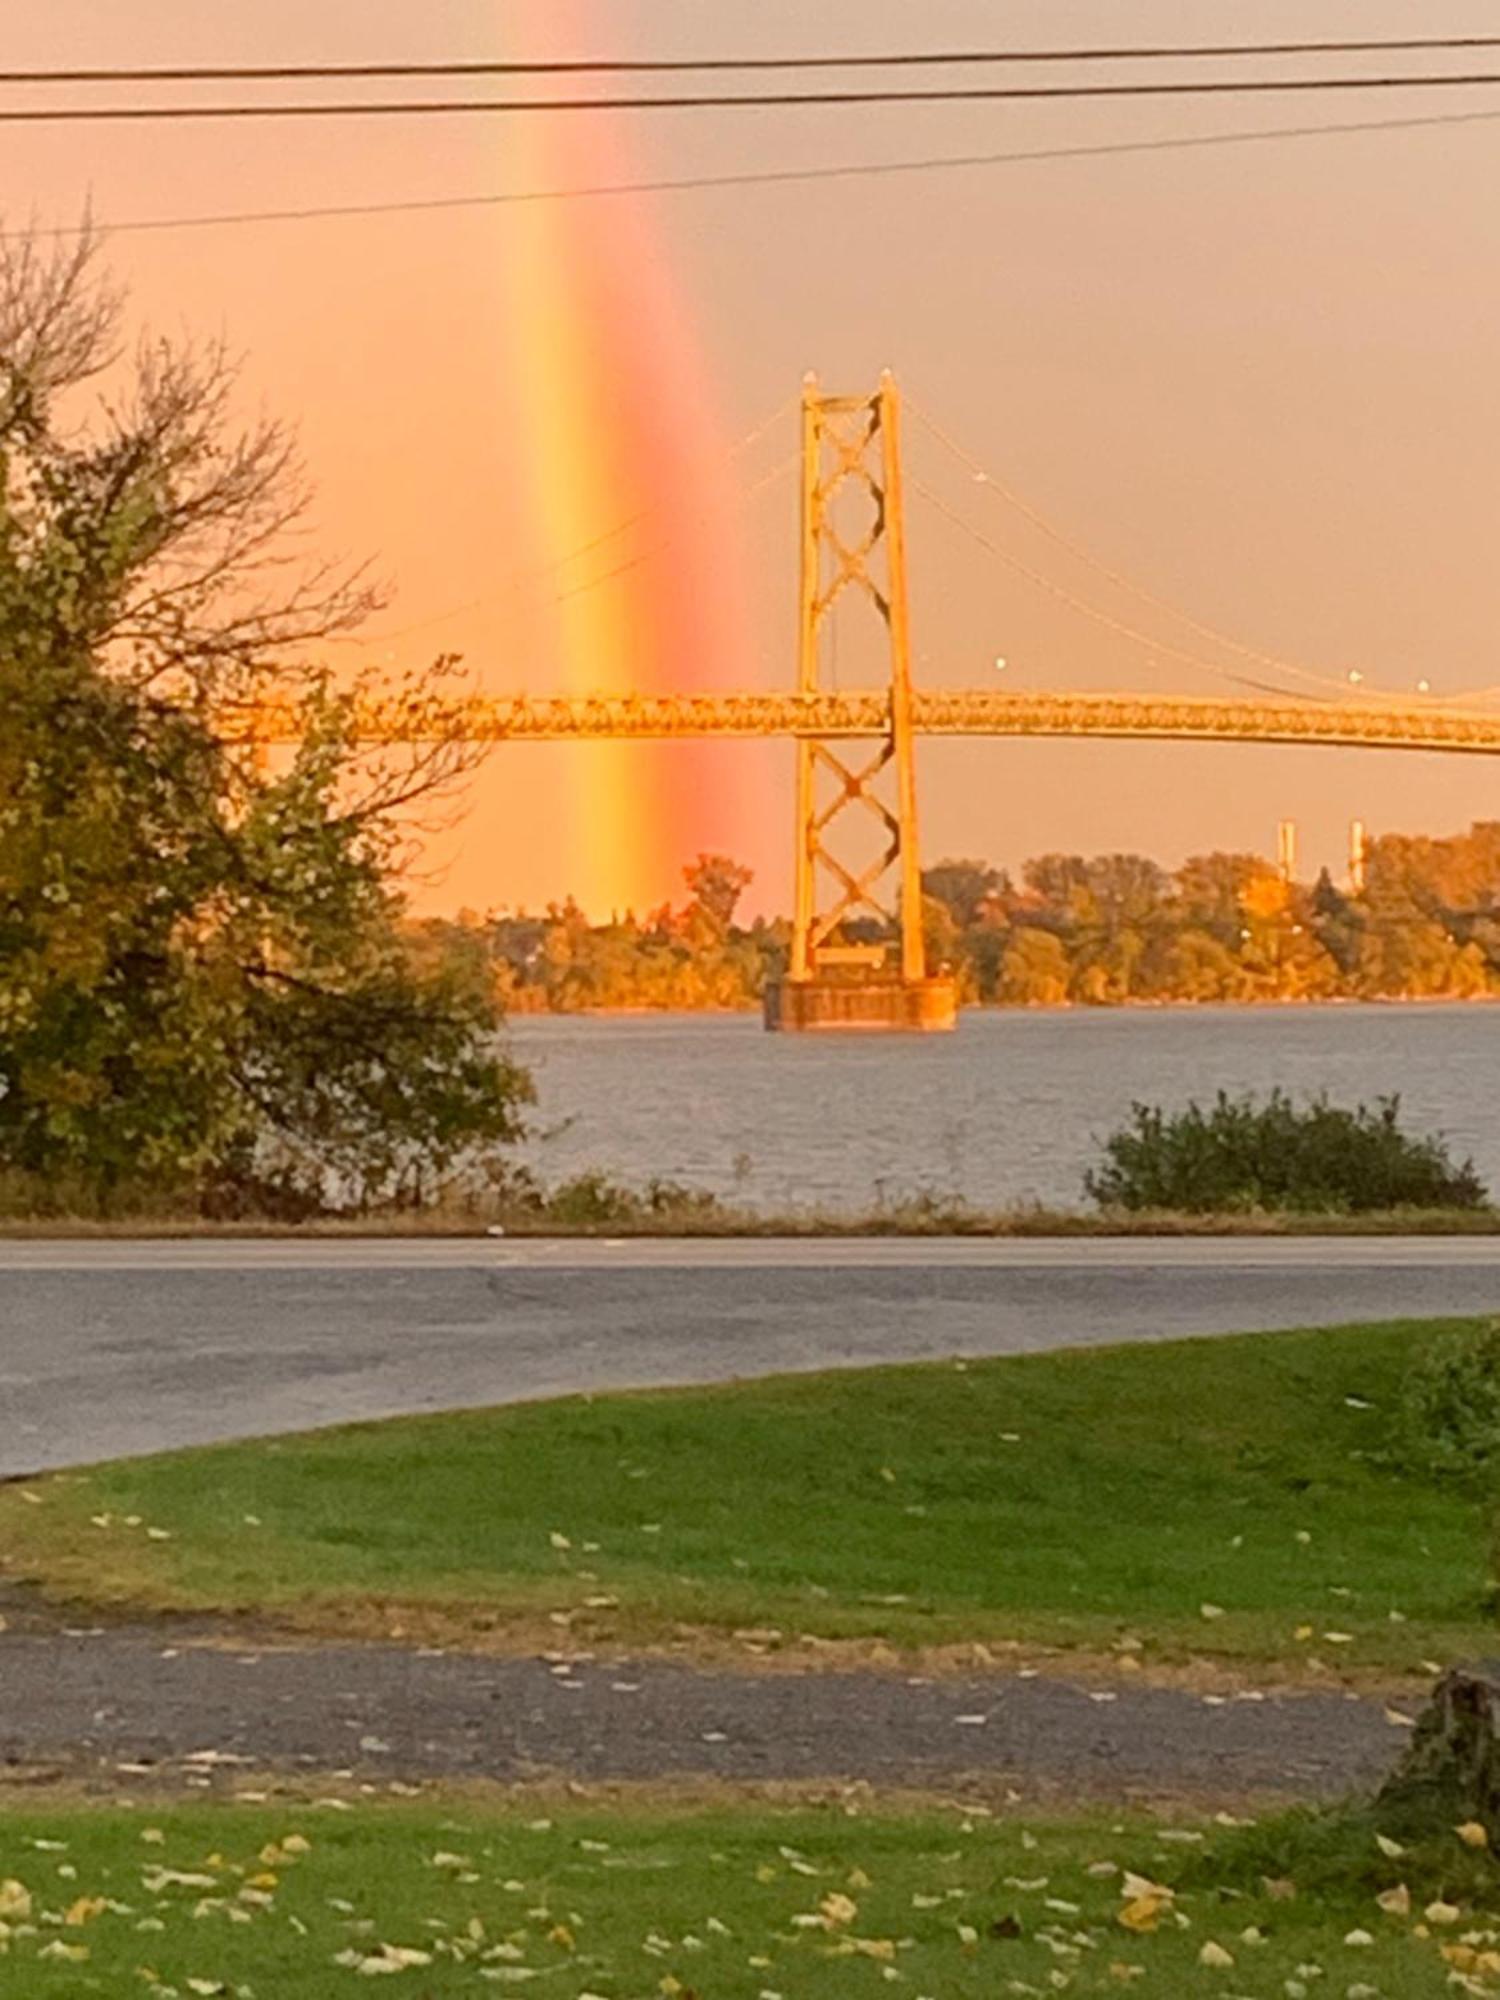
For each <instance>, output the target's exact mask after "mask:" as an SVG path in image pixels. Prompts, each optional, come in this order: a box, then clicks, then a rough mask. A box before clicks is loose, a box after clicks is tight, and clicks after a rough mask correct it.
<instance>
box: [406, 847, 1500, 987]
mask: <svg viewBox="0 0 1500 2000" xmlns="http://www.w3.org/2000/svg"><path fill="white" fill-rule="evenodd" d="M684 872H685V876H686V886H687V896H686V898H685V900H683V901H682V902H680V903H678V904H672V905H666V906H663V907H662V908H660V909H657V910H654V911H650V912H645V913H633V912H624V913H621V914H619V915H616V916H614V917H612V918H611V919H610V920H609V921H607V922H591V921H590V919H589V918H588V917H587V916H586V915H585V913H584V912H583V910H582V909H581V908H580V907H579V905H578V904H577V903H575V902H573V901H572V900H571V899H570V900H568V901H566V902H563V903H559V904H553V905H551V906H550V907H549V908H548V909H547V910H545V911H544V912H542V913H541V914H539V915H526V914H524V913H523V914H504V913H502V914H498V915H492V916H479V915H477V914H474V913H472V912H471V913H467V914H465V915H463V916H461V917H459V918H458V919H456V920H454V921H452V922H446V921H440V920H436V919H433V920H429V921H428V922H426V923H424V924H423V925H421V926H420V927H419V928H420V933H421V936H422V938H423V939H424V940H425V942H426V945H427V947H428V948H429V949H431V950H435V951H453V952H457V953H459V954H460V955H464V956H467V958H468V959H469V960H470V961H471V962H473V963H475V964H477V965H480V966H483V967H484V968H486V970H487V973H488V976H489V977H490V979H491V980H492V981H493V982H494V985H495V988H496V990H497V992H498V993H499V995H500V998H501V1000H502V1002H503V1004H504V1005H505V1006H506V1007H507V1008H508V1009H510V1010H511V1011H513V1012H517V1013H576V1012H581V1011H586V1010H589V1009H649V1008H662V1009H680V1010H694V1009H726V1008H752V1007H756V1006H758V1005H759V1004H760V998H761V995H762V993H763V991H764V989H765V986H766V983H767V981H768V980H771V979H775V978H777V977H779V975H780V974H781V972H782V971H783V970H784V969H785V965H786V956H787V948H788V938H789V928H788V925H787V924H786V922H785V921H784V920H782V919H779V918H778V919H774V920H767V919H764V918H758V919H756V920H755V921H754V922H753V923H750V924H743V923H740V922H739V921H737V912H738V909H739V906H740V903H741V900H742V898H743V895H744V892H745V890H746V889H747V888H748V887H749V885H750V879H751V878H750V874H749V871H748V870H746V869H744V868H742V867H740V866H738V865H737V864H736V863H735V862H733V861H732V860H729V859H727V858H726V857H724V856H722V855H700V856H699V857H698V859H697V861H696V862H695V863H694V864H693V865H692V866H691V867H690V868H688V869H686V870H685V871H684ZM922 882H923V891H924V895H925V898H926V903H925V918H926V927H927V946H928V956H929V959H930V961H931V963H932V964H934V965H938V964H945V965H947V966H949V967H951V969H952V970H953V972H954V973H955V975H956V976H957V978H958V981H959V989H960V994H961V997H962V998H963V1000H964V1001H965V1002H966V1003H968V1004H971V1005H984V1006H992V1005H1000V1006H1012V1007H1061V1006H1116V1005H1124V1004H1130V1003H1135V1004H1140V1005H1146V1004H1151V1003H1159V1004H1166V1003H1174V1002H1175V1003H1200V1004H1202V1003H1210V1002H1256V1001H1265V1002H1275V1001H1311V1000H1474V999H1482V998H1486V997H1500V823H1496V822H1490V823H1485V824H1481V825H1476V826H1474V827H1472V828H1471V829H1470V830H1469V832H1467V833H1464V834H1456V835H1453V836H1451V837H1449V838H1446V839H1431V838H1427V837H1423V836H1414V835H1406V834H1386V835H1382V836H1380V837H1379V838H1377V839H1375V840H1373V841H1371V843H1370V845H1369V849H1368V853H1367V856H1366V861H1365V879H1364V884H1363V886H1362V887H1361V888H1359V889H1357V890H1355V889H1349V888H1340V887H1339V886H1338V885H1337V884H1335V883H1334V881H1333V880H1332V878H1331V877H1330V876H1329V875H1328V874H1327V872H1326V871H1325V872H1324V873H1323V874H1321V875H1320V876H1319V877H1318V878H1317V880H1316V881H1315V882H1312V883H1297V882H1288V881H1286V880H1284V879H1283V877H1282V875H1281V874H1280V872H1279V871H1278V870H1277V868H1276V867H1275V865H1274V864H1273V863H1272V862H1270V861H1268V860H1265V859H1264V858H1262V857H1261V856H1259V855H1254V854H1221V853H1211V854H1203V855H1199V856H1196V857H1195V858H1193V859H1192V860H1190V861H1187V862H1185V863H1184V864H1183V866H1182V867H1181V868H1178V869H1176V870H1174V871H1168V870H1167V869H1164V868H1162V867H1160V866H1158V864H1157V863H1156V862H1154V861H1151V860H1148V859H1147V858H1146V857H1145V856H1144V855H1138V854H1103V855H1095V856H1093V857H1090V858H1085V857H1084V856H1082V855H1075V854H1047V855H1041V856H1039V857H1038V858H1037V859H1035V860H1032V861H1028V862H1027V863H1026V864H1025V866H1024V868H1023V869H1022V870H1021V872H1020V876H1019V878H1018V879H1017V878H1013V877H1012V876H1010V875H1009V874H1007V873H1006V872H1005V871H1003V870H1001V869H998V868H993V867H990V866H989V865H988V864H986V863H984V862H981V861H944V862H941V863H939V864H938V865H937V866H936V867H933V868H929V869H928V870H927V871H926V872H925V874H924V876H923V878H922ZM854 928H855V930H857V932H858V937H859V938H860V939H861V940H865V941H868V940H869V939H870V938H874V937H877V936H879V935H880V932H879V926H878V925H865V926H856V927H854ZM851 934H852V933H851Z"/></svg>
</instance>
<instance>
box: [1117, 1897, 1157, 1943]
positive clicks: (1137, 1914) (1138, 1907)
mask: <svg viewBox="0 0 1500 2000" xmlns="http://www.w3.org/2000/svg"><path fill="white" fill-rule="evenodd" d="M1166 1907H1167V1904H1166V1899H1165V1898H1164V1897H1161V1896H1137V1897H1136V1898H1135V1899H1134V1901H1132V1902H1129V1903H1127V1904H1126V1905H1125V1907H1124V1909H1123V1910H1121V1912H1120V1922H1121V1923H1122V1924H1123V1925H1124V1927H1125V1929H1126V1930H1128V1931H1135V1932H1137V1933H1138V1934H1144V1933H1145V1932H1147V1931H1154V1930H1155V1929H1156V1927H1157V1925H1158V1924H1159V1923H1160V1922H1161V1913H1162V1911H1163V1910H1164V1909H1165V1908H1166Z"/></svg>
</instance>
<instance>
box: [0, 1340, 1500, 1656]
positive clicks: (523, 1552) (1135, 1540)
mask: <svg viewBox="0 0 1500 2000" xmlns="http://www.w3.org/2000/svg"><path fill="white" fill-rule="evenodd" d="M1438 1330H1439V1328H1438V1326H1437V1325H1436V1324H1434V1323H1430V1322H1429V1323H1423V1324H1415V1323H1391V1324H1384V1325H1377V1326H1351V1327H1342V1328H1336V1329H1327V1330H1321V1331H1309V1332H1298V1333H1289V1334H1263V1335H1254V1336H1242V1337H1238V1338H1234V1339H1214V1340H1203V1341H1193V1342H1181V1343H1174V1344H1171V1345H1165V1344H1164V1345H1159V1346H1146V1347H1142V1346H1137V1347H1128V1348H1115V1349H1109V1350H1092V1351H1080V1352H1074V1353H1064V1354H1050V1355H1038V1356H1028V1357H1025V1358H1021V1359H1014V1360H1003V1361H994V1362H985V1363H971V1364H968V1365H963V1364H952V1363H950V1364H943V1365H938V1366H923V1367H903V1368H884V1369H871V1370H866V1371H861V1372H858V1373H838V1374H828V1375H822V1376H814V1377H796V1378H792V1377H788V1378H782V1379H778V1380H774V1381H767V1382H757V1383H752V1384H747V1385H742V1386H735V1387H731V1388H721V1389H708V1390H692V1391H680V1392H670V1393H657V1394H637V1395H625V1396H601V1397H596V1398H591V1399H571V1400H568V1401H563V1402H555V1403H549V1404H539V1405H533V1406H530V1407H525V1408H518V1409H506V1410H499V1411H482V1412H477V1413H468V1414H459V1415H451V1416H439V1417H424V1418H420V1419H414V1420H410V1421H401V1422H395V1423H386V1424H369V1425H360V1426H354V1427H351V1428H348V1429H343V1430H337V1431H331V1432H324V1433H321V1434H317V1435H312V1436H308V1437H300V1438H285V1439H278V1440H273V1441H270V1442H265V1443H257V1444H251V1445H237V1446H231V1447H225V1448H218V1449H214V1450H209V1451H198V1452H184V1453H179V1454H174V1455H171V1456H166V1457H160V1458H153V1459H145V1460H137V1461H126V1462H120V1463H114V1464H109V1465H105V1466H100V1467H97V1468H94V1469H92V1470H91V1471H89V1472H88V1473H87V1474H73V1475H58V1476H55V1477H52V1478H47V1479H39V1480H37V1481H35V1482H32V1483H31V1484H29V1485H27V1486H24V1487H17V1486H11V1487H8V1488H5V1489H3V1490H0V1564H3V1573H4V1574H6V1575H8V1576H10V1577H12V1578H33V1579H37V1580H40V1581H41V1582H42V1583H43V1584H45V1585H46V1586H47V1587H48V1588H49V1589H51V1590H53V1591H55V1592H58V1593H60V1594H71V1595H74V1596H76V1597H79V1598H82V1599H88V1600H92V1601H95V1602H121V1601H125V1602H131V1603H135V1604H138V1605H141V1606H146V1607H170V1606H176V1607H183V1608H210V1607H213V1608H221V1609H227V1610H254V1611H264V1612H270V1613H273V1614H276V1615H279V1616H282V1617H285V1618H289V1619H293V1620H295V1621H298V1622H301V1623H304V1624H309V1625H314V1626H320V1627H322V1628H324V1629H331V1630H336V1629H340V1628H342V1629H348V1630H365V1631H382V1630H387V1631H388V1630H392V1629H405V1630H415V1629H420V1630H421V1631H423V1632H424V1633H425V1634H427V1635H435V1634H441V1635H443V1636H446V1637H448V1638H459V1639H461V1638H462V1637H463V1635H464V1634H465V1633H468V1634H471V1635H472V1634H473V1633H475V1632H476V1631H479V1632H487V1633H491V1634H494V1633H497V1632H498V1633H499V1634H500V1636H501V1638H502V1639H503V1638H504V1636H505V1634H506V1631H507V1628H509V1630H510V1631H511V1633H512V1634H513V1635H514V1636H515V1637H517V1639H518V1640H519V1639H521V1638H528V1639H529V1640H530V1641H532V1642H534V1641H535V1637H536V1634H537V1631H538V1629H539V1628H541V1629H544V1630H552V1631H554V1632H555V1633H556V1634H557V1636H558V1637H559V1638H562V1637H563V1636H564V1635H566V1637H567V1638H568V1640H569V1642H570V1643H574V1644H578V1643H611V1642H616V1641H618V1642H620V1643H622V1644H626V1645H650V1644H654V1643H667V1642H672V1641H673V1640H674V1639H675V1638H678V1637H680V1636H681V1628H682V1627H692V1628H694V1629H695V1630H696V1631H699V1632H704V1633H707V1634H710V1635H722V1636H723V1637H724V1638H725V1639H728V1638H729V1635H732V1634H734V1633H736V1632H740V1633H743V1632H744V1631H745V1629H746V1628H753V1629H754V1630H755V1631H758V1632H760V1633H762V1634H764V1633H766V1632H767V1631H770V1632H774V1633H779V1634H780V1635H782V1638H783V1639H784V1640H785V1641H786V1642H788V1643H791V1642H796V1641H797V1640H799V1639H800V1638H802V1637H803V1636H804V1635H810V1636H812V1637H814V1638H822V1639H841V1638H844V1639H847V1638H854V1639H860V1638H863V1639H870V1638H876V1637H879V1638H885V1639H888V1640H889V1641H891V1642H892V1643H894V1644H897V1645H901V1646H916V1645H933V1646H938V1645H944V1644H950V1643H956V1642H968V1641H985V1640H989V1641H1020V1642H1024V1643H1039V1644H1046V1645H1053V1644H1062V1645H1073V1646H1087V1647H1096V1648H1098V1647H1102V1648H1108V1647H1118V1646H1121V1645H1122V1644H1123V1646H1124V1647H1125V1648H1127V1649H1129V1650H1131V1651H1134V1650H1135V1647H1136V1642H1139V1646H1140V1649H1141V1650H1142V1651H1143V1652H1144V1653H1145V1654H1147V1655H1148V1656H1149V1655H1150V1654H1152V1653H1153V1652H1154V1653H1157V1654H1160V1655H1161V1656H1164V1657H1174V1656H1175V1657H1182V1656H1186V1655H1189V1654H1193V1655H1199V1656H1205V1655H1207V1656H1227V1657H1231V1658H1239V1659H1242V1660H1250V1661H1278V1660H1280V1661H1284V1660H1295V1661H1305V1660H1306V1659H1308V1658H1309V1657H1314V1656H1315V1657H1318V1658H1321V1659H1323V1660H1325V1661H1326V1662H1329V1663H1333V1664H1337V1665H1339V1666H1347V1665H1363V1666H1367V1667H1381V1668H1386V1669H1389V1668H1401V1669H1412V1670H1418V1671H1420V1670H1421V1663H1422V1662H1424V1661H1442V1660H1444V1659H1446V1658H1448V1657H1450V1656H1452V1655H1454V1654H1455V1653H1459V1652H1470V1651H1473V1650H1475V1649H1476V1648H1477V1649H1481V1650H1482V1649H1484V1648H1486V1647H1490V1646H1492V1645H1493V1621H1492V1619H1491V1617H1490V1614H1489V1612H1488V1611H1487V1609H1486V1596H1485V1591H1486V1572H1487V1565H1488V1560H1489V1542H1490V1534H1489V1526H1488V1522H1487V1519H1486V1513H1487V1510H1486V1509H1485V1508H1484V1507H1483V1506H1481V1504H1480V1503H1479V1502H1478V1501H1477V1500H1476V1499H1475V1498H1474V1497H1473V1496H1472V1495H1469V1494H1466V1493H1465V1492H1464V1491H1463V1490H1462V1489H1460V1488H1458V1487H1455V1486H1452V1485H1445V1484H1444V1483H1442V1482H1441V1481H1437V1480H1432V1479H1426V1478H1421V1477H1416V1476H1413V1475H1410V1474H1407V1473H1403V1472H1402V1471H1400V1470H1398V1469H1396V1468H1394V1467H1393V1466H1391V1465H1389V1464H1387V1463H1385V1462H1383V1459H1382V1454H1383V1453H1384V1452H1385V1451H1386V1448H1387V1446H1388V1444H1389V1442H1390V1437H1391V1422H1392V1411H1393V1408H1394V1405H1395V1404H1396V1401H1397V1398H1398V1393H1399V1384H1400V1380H1401V1376H1402V1372H1403V1370H1404V1368H1405V1367H1406V1365H1407V1363H1408V1361H1409V1359H1410V1357H1411V1356H1412V1355H1413V1353H1414V1352H1415V1351H1416V1350H1417V1348H1418V1347H1419V1346H1420V1345H1421V1343H1422V1342H1424V1341H1426V1340H1428V1339H1430V1338H1431V1337H1432V1336H1433V1334H1434V1333H1435V1332H1437V1331H1438ZM549 1620H550V1621H551V1623H550V1625H549V1623H548V1621H549ZM739 1643H742V1644H743V1643H751V1642H746V1641H744V1640H743V1639H742V1640H741V1641H740V1642H739ZM753 1643H756V1644H760V1645H771V1646H773V1647H774V1646H775V1645H777V1644H778V1643H780V1641H778V1640H776V1639H775V1638H765V1637H762V1638H760V1639H758V1640H755V1641H753Z"/></svg>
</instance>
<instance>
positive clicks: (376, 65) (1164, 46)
mask: <svg viewBox="0 0 1500 2000" xmlns="http://www.w3.org/2000/svg"><path fill="white" fill-rule="evenodd" d="M1493 48H1500V35H1401V36H1384V37H1358V38H1356V37H1337V38H1322V39H1314V40H1304V41H1271V42H1267V41H1259V42H1159V43H1144V44H1143V43H1131V44H1128V45H1126V44H1119V43H1116V44H1106V45H1104V46H1102V47H1100V46H1085V47H1080V48H1044V49H995V48H978V49H976V48H967V49H898V50H884V51H882V50H860V51H857V52H853V53H850V52H843V53H840V52H828V51H818V52H816V53H814V54H811V55H769V56H762V55H754V56H745V55H740V56H608V57H588V56H562V57H532V58H523V59H519V60H518V59H514V58H506V59H504V60H500V59H491V58H489V57H459V58H455V59H453V60H451V61H446V62H441V61H439V62H431V61H429V62H353V63H347V62H333V63H169V64H163V63H146V64H134V65H119V64H114V65H105V66H97V67H93V68H69V69H62V68H58V69H0V84H48V85H56V84H118V83H295V82H334V81H339V80H343V79H348V80H364V81H375V80H380V79H386V80H396V79H413V80H414V79H418V78H427V77H463V76H620V75H664V76H668V75H693V74H704V75H707V74H717V73H727V72H734V71H742V72H756V71H784V70H828V69H853V70H865V69H934V68H957V67H962V68H977V67H980V66H993V65H996V64H1003V65H1006V66H1009V65H1010V64H1013V63H1017V64H1024V63H1094V62H1110V63H1116V62H1161V61H1205V60H1211V61H1234V60H1242V59H1245V58H1254V57H1266V56H1330V55H1340V56H1344V55H1415V54H1421V55H1427V54H1432V55H1435V54H1438V53H1439V52H1443V51H1453V52H1457V51H1459V50H1464V49H1493Z"/></svg>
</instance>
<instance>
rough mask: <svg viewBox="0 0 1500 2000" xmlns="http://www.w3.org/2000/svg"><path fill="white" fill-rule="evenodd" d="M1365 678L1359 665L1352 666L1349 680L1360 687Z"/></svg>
mask: <svg viewBox="0 0 1500 2000" xmlns="http://www.w3.org/2000/svg"><path fill="white" fill-rule="evenodd" d="M1363 679H1364V675H1363V674H1362V673H1361V672H1360V670H1359V668H1358V667H1351V668H1350V669H1349V680H1350V682H1351V684H1352V685H1353V686H1354V687H1358V686H1359V684H1360V682H1361V681H1362V680H1363Z"/></svg>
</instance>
